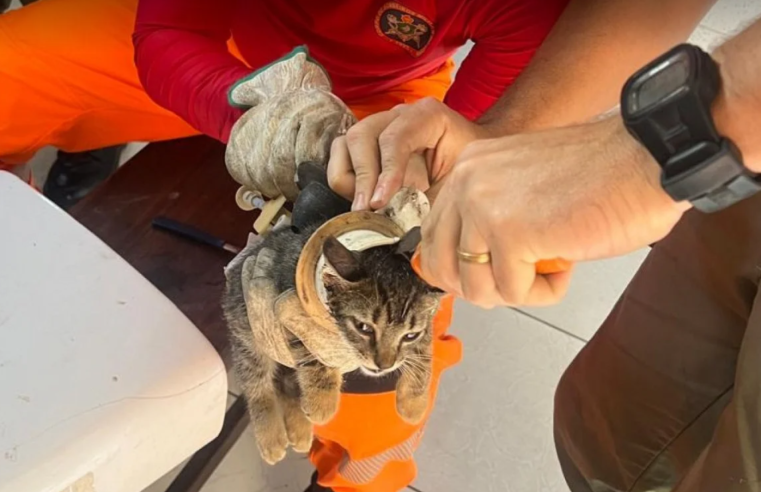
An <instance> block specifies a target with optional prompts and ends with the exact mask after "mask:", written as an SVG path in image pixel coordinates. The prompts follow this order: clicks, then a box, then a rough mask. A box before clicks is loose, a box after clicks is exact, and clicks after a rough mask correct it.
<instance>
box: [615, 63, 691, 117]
mask: <svg viewBox="0 0 761 492" xmlns="http://www.w3.org/2000/svg"><path fill="white" fill-rule="evenodd" d="M689 76H690V60H689V58H688V56H687V53H684V52H680V53H676V54H675V55H674V56H673V57H671V58H669V59H668V60H666V61H664V62H663V63H661V64H659V65H657V66H655V67H653V69H652V70H650V71H648V72H646V73H644V74H642V76H641V77H640V79H639V80H638V81H637V82H636V83H635V84H634V85H633V87H632V90H631V92H630V93H629V98H628V100H627V105H628V111H629V114H637V113H641V112H643V111H647V110H648V109H650V108H651V107H652V106H654V105H655V104H656V103H658V102H660V101H662V100H663V99H665V98H667V97H668V96H670V95H671V94H673V93H674V92H676V91H677V90H679V89H680V88H682V87H684V86H686V85H687V81H688V80H689Z"/></svg>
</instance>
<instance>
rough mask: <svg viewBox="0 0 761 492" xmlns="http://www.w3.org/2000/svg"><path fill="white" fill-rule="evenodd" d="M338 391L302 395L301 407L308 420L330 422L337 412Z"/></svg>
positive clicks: (316, 422)
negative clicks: (309, 395) (308, 395)
mask: <svg viewBox="0 0 761 492" xmlns="http://www.w3.org/2000/svg"><path fill="white" fill-rule="evenodd" d="M340 395H341V394H340V393H339V392H335V394H334V393H321V394H319V395H311V397H307V396H306V395H305V396H303V397H302V401H301V409H302V410H303V411H304V414H305V415H306V417H307V418H308V419H309V421H310V422H312V423H313V424H317V425H324V424H327V423H328V422H330V421H331V420H332V419H333V417H335V415H336V412H338V400H339V397H340Z"/></svg>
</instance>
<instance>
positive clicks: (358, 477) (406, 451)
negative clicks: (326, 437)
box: [338, 429, 423, 485]
mask: <svg viewBox="0 0 761 492" xmlns="http://www.w3.org/2000/svg"><path fill="white" fill-rule="evenodd" d="M422 437H423V429H418V430H417V432H415V433H414V434H412V435H411V436H410V437H409V438H408V439H407V440H406V441H404V442H401V443H399V444H397V445H396V446H394V447H392V448H389V449H386V450H385V451H382V452H380V453H378V454H376V455H375V456H370V457H368V458H363V459H361V460H352V459H351V457H350V456H349V455H348V453H344V456H343V460H342V461H341V463H340V464H339V465H338V473H340V474H341V476H342V477H343V478H345V479H346V480H348V481H350V482H352V483H355V484H358V485H361V484H367V483H370V482H371V481H372V480H374V479H375V477H377V476H378V474H380V472H381V470H383V467H384V466H386V465H387V464H388V463H390V462H391V461H410V460H412V458H413V457H414V453H415V450H416V449H417V447H418V445H419V444H420V440H421V439H422Z"/></svg>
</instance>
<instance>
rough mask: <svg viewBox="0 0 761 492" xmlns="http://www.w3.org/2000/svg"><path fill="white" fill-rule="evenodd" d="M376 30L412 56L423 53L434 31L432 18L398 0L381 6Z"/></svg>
mask: <svg viewBox="0 0 761 492" xmlns="http://www.w3.org/2000/svg"><path fill="white" fill-rule="evenodd" d="M375 30H376V31H377V32H378V34H379V35H380V36H382V37H384V38H386V39H388V40H389V41H391V42H392V43H394V44H397V45H399V46H401V47H402V48H404V49H405V50H407V51H408V52H409V53H410V54H411V55H412V56H420V55H422V54H423V51H425V49H426V48H427V47H428V43H430V42H431V38H432V37H433V33H434V28H433V23H432V22H431V21H430V20H428V19H427V18H426V17H425V16H423V15H420V14H418V13H415V12H413V11H412V10H410V9H408V8H406V7H404V6H402V5H399V4H398V3H396V2H389V3H386V4H384V5H383V7H381V8H380V10H379V11H378V15H377V16H376V17H375Z"/></svg>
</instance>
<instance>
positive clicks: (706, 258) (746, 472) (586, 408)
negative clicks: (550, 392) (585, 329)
mask: <svg viewBox="0 0 761 492" xmlns="http://www.w3.org/2000/svg"><path fill="white" fill-rule="evenodd" d="M760 265H761V196H756V197H755V198H752V199H749V200H746V201H745V202H743V203H740V204H737V205H735V206H734V207H732V208H730V209H728V210H725V211H723V212H720V213H717V214H712V215H706V214H701V213H699V212H690V213H689V214H687V215H686V216H685V217H684V218H683V219H682V221H681V222H680V223H679V224H678V226H677V227H676V228H675V229H674V231H673V232H672V233H671V235H670V236H669V237H668V238H666V239H664V240H663V241H662V242H660V243H659V244H657V245H656V246H655V247H654V248H653V250H652V252H651V253H650V255H649V256H648V258H647V260H646V261H645V263H644V264H643V265H642V267H641V268H640V270H639V272H638V273H637V275H636V276H635V278H634V280H632V282H631V284H630V285H629V287H628V289H627V290H626V292H625V293H624V294H623V296H622V297H621V299H620V300H619V302H618V304H617V305H616V307H615V308H614V310H613V312H612V313H611V314H610V316H608V319H607V320H606V321H605V323H604V324H603V325H602V327H601V328H600V330H599V331H598V332H597V334H596V335H595V336H594V337H593V338H592V340H591V341H590V342H589V344H588V345H587V346H586V347H585V348H584V349H583V350H582V351H581V353H580V354H579V355H578V356H577V357H576V359H575V360H574V361H573V363H572V364H571V366H570V367H569V368H568V369H567V371H566V373H565V374H564V376H563V378H562V380H561V382H560V385H559V387H558V390H557V394H556V397H555V440H556V443H557V450H558V455H559V458H560V463H561V466H562V468H563V472H564V474H565V476H566V479H567V481H568V483H569V485H570V487H571V490H573V492H581V491H586V492H589V491H594V492H600V491H638V492H639V491H658V492H663V491H668V490H674V491H678V492H735V491H743V492H749V491H761V298H760V297H759V289H758V287H759V277H761V266H760Z"/></svg>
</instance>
